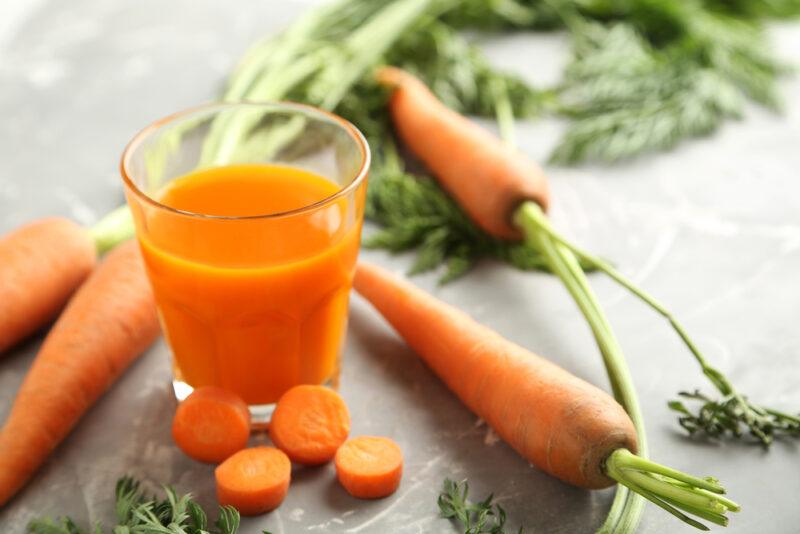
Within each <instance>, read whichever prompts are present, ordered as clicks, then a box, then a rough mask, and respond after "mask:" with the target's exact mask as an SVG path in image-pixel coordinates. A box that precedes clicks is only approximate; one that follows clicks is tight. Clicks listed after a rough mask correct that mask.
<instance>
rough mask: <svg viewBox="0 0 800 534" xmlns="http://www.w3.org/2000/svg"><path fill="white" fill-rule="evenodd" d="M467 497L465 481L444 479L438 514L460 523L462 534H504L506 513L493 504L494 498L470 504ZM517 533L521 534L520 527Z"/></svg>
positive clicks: (467, 485) (467, 490) (490, 496)
mask: <svg viewBox="0 0 800 534" xmlns="http://www.w3.org/2000/svg"><path fill="white" fill-rule="evenodd" d="M468 497H469V484H468V483H467V481H466V480H464V481H462V482H453V481H452V480H450V479H449V478H446V479H445V480H444V484H443V487H442V492H441V493H440V494H439V500H438V503H439V513H440V514H441V516H442V517H444V518H446V519H451V520H453V521H457V522H458V523H460V524H461V527H462V528H463V530H464V534H504V533H505V524H506V511H505V510H503V507H502V506H500V505H499V504H497V503H495V502H493V500H494V496H493V495H489V496H488V497H486V498H485V499H484V500H482V501H480V502H478V503H471V502H470V501H469V499H468ZM518 532H519V533H520V534H521V533H522V527H520V528H519V531H518Z"/></svg>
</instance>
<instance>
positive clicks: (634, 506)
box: [514, 202, 648, 533]
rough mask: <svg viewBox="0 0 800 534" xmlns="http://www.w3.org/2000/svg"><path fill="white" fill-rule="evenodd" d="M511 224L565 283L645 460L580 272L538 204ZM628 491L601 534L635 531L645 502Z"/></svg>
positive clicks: (617, 353)
mask: <svg viewBox="0 0 800 534" xmlns="http://www.w3.org/2000/svg"><path fill="white" fill-rule="evenodd" d="M514 221H515V223H516V224H517V225H518V226H519V227H520V228H521V229H522V231H523V234H524V235H525V239H526V240H527V241H528V242H529V243H530V244H531V245H533V246H535V247H537V248H538V249H539V250H541V252H542V254H543V255H544V256H545V258H546V259H547V261H548V264H549V265H550V269H551V270H552V271H553V273H555V274H556V276H558V277H559V278H560V279H561V281H562V282H563V283H564V286H565V287H566V289H567V291H569V293H570V295H572V298H573V299H574V300H575V303H576V304H577V305H578V308H579V309H580V310H581V313H583V316H584V317H585V318H586V320H587V322H588V323H589V327H590V328H591V330H592V333H593V334H594V338H595V341H596V342H597V345H598V347H599V348H600V353H601V355H602V356H603V362H604V363H605V366H606V371H607V373H608V377H609V381H610V382H611V388H612V390H613V392H614V397H615V398H616V399H617V401H618V402H619V403H620V404H621V405H622V407H623V408H624V409H625V411H626V412H628V415H629V416H630V418H631V421H633V425H634V427H635V428H636V434H637V438H638V441H639V454H640V455H641V456H642V457H643V458H646V457H647V454H648V453H647V436H646V434H645V427H644V418H643V417H642V412H641V408H640V407H639V400H638V398H637V396H636V389H635V387H634V385H633V379H632V378H631V374H630V371H629V370H628V366H627V363H626V362H625V356H624V355H623V354H622V349H621V348H620V346H619V343H618V342H617V339H616V337H615V336H614V332H613V331H612V329H611V325H610V324H609V322H608V320H607V319H606V317H605V314H604V313H603V310H602V308H601V307H600V304H599V303H598V301H597V297H596V296H595V294H594V291H592V288H591V286H590V285H589V282H588V280H587V279H586V275H585V273H584V272H583V269H582V268H581V266H580V264H579V263H578V261H577V259H576V258H575V255H574V254H573V253H572V252H571V251H570V250H569V248H567V247H566V246H564V245H563V244H561V243H558V242H557V241H555V240H554V239H553V238H552V237H551V236H550V235H549V234H548V233H547V232H544V231H542V230H541V228H542V226H543V225H547V226H549V224H550V223H549V222H548V220H547V216H546V215H545V214H544V212H543V211H542V209H541V208H540V207H539V205H538V204H536V203H534V202H525V203H523V204H522V205H521V206H520V207H519V208H518V209H517V212H516V213H515V216H514ZM612 478H613V477H612ZM615 480H616V479H615ZM630 489H632V488H630V486H628V485H621V486H620V487H619V488H618V489H617V494H616V496H615V498H614V502H613V503H612V505H611V510H609V513H608V516H607V517H606V521H605V522H604V523H603V526H602V527H601V528H600V532H615V533H632V532H634V531H635V530H636V527H637V526H638V525H639V521H640V520H641V516H642V512H643V509H644V499H643V498H642V497H641V496H640V495H638V494H637V492H636V491H629V490H630Z"/></svg>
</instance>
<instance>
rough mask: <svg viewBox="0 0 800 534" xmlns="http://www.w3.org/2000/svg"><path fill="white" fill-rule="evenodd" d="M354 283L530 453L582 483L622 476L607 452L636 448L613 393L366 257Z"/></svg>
mask: <svg viewBox="0 0 800 534" xmlns="http://www.w3.org/2000/svg"><path fill="white" fill-rule="evenodd" d="M353 286H354V287H355V289H356V291H358V292H359V293H360V294H361V295H362V296H363V297H365V298H366V299H367V300H368V301H369V302H370V303H371V304H372V305H373V306H375V308H376V309H377V310H378V311H379V312H380V313H381V315H383V316H384V317H385V318H386V320H387V321H389V323H390V324H391V325H392V326H393V327H394V328H395V330H397V332H398V333H399V334H400V335H401V336H402V337H403V339H405V340H406V342H407V343H408V344H409V345H410V346H411V348H412V349H414V350H415V351H416V352H417V353H418V354H419V355H420V356H421V357H422V359H424V360H425V363H427V364H428V366H429V367H430V368H431V369H432V370H433V371H434V372H435V373H436V374H437V375H438V376H439V377H440V378H441V379H442V380H443V381H444V382H445V384H447V386H448V387H449V388H450V390H451V391H453V392H454V393H455V394H456V395H457V396H458V397H459V398H460V399H461V401H462V402H463V403H464V404H466V405H467V407H468V408H470V409H471V410H472V411H473V412H475V413H476V414H477V415H479V416H480V417H482V418H483V419H485V420H486V421H487V422H488V423H489V424H490V425H491V426H492V428H494V430H495V431H496V432H497V434H498V435H499V436H500V437H502V438H503V440H505V441H506V442H507V443H508V444H509V445H511V446H512V447H513V448H514V449H515V450H516V451H517V452H519V453H520V454H521V455H522V456H523V457H524V458H526V459H527V460H528V461H530V462H532V463H533V464H534V465H536V466H537V467H539V468H540V469H542V470H544V471H547V472H548V473H550V474H551V475H554V476H556V477H558V478H560V479H561V480H564V481H566V482H569V483H571V484H574V485H576V486H580V487H584V488H604V487H607V486H610V485H612V484H614V481H613V480H612V479H610V478H609V477H608V476H606V474H605V472H604V468H603V463H604V461H605V460H606V459H607V458H608V457H609V456H610V455H611V453H612V452H614V451H615V450H617V449H628V450H630V451H631V452H636V448H637V445H636V432H635V431H634V428H633V423H631V420H630V418H629V417H628V415H627V414H626V413H625V411H624V410H623V409H622V407H621V406H620V405H619V404H617V402H616V401H615V400H614V399H613V398H612V397H611V396H610V395H608V394H607V393H605V392H604V391H602V390H600V389H599V388H597V387H595V386H593V385H591V384H589V383H588V382H585V381H583V380H581V379H580V378H578V377H576V376H574V375H572V374H570V373H568V372H567V371H565V370H564V369H562V368H561V367H559V366H557V365H555V364H554V363H552V362H550V361H548V360H545V359H544V358H541V357H540V356H537V355H536V354H533V353H531V352H529V351H527V350H525V349H524V348H522V347H520V346H519V345H516V344H514V343H512V342H510V341H508V340H506V339H504V338H503V337H501V336H500V335H499V334H497V333H496V332H494V331H493V330H491V329H489V328H487V327H485V326H483V325H481V324H479V323H477V322H475V321H474V320H472V319H471V318H470V317H469V316H467V315H466V314H465V313H463V312H461V311H460V310H458V309H456V308H454V307H452V306H449V305H447V304H445V303H443V302H441V301H439V300H437V299H435V298H434V297H432V296H430V295H428V294H427V293H425V292H424V291H422V290H420V289H418V288H416V287H414V286H413V285H411V284H410V283H408V282H405V281H403V280H400V279H398V278H395V277H393V276H391V275H390V274H389V273H388V272H386V271H385V270H383V269H380V268H379V267H376V266H374V265H370V264H367V263H363V262H361V263H359V264H358V268H357V270H356V276H355V280H354V282H353Z"/></svg>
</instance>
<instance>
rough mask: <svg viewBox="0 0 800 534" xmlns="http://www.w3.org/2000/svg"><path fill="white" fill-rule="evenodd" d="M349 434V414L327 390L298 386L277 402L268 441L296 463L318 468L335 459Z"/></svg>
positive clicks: (339, 400)
mask: <svg viewBox="0 0 800 534" xmlns="http://www.w3.org/2000/svg"><path fill="white" fill-rule="evenodd" d="M349 433H350V412H348V411H347V406H346V405H345V403H344V400H342V397H340V396H339V394H338V393H336V392H335V391H333V390H332V389H330V388H327V387H325V386H308V385H303V386H295V387H293V388H292V389H290V390H289V391H287V392H286V393H284V394H283V396H282V397H281V398H280V399H279V400H278V405H277V406H276V408H275V411H274V412H273V414H272V420H271V421H270V423H269V437H270V438H271V439H272V442H273V443H274V444H275V446H276V447H278V448H279V449H280V450H282V451H283V452H285V453H286V454H288V455H289V458H291V459H292V461H293V462H297V463H299V464H305V465H319V464H323V463H325V462H328V461H330V460H332V459H333V457H334V455H335V454H336V450H337V449H338V448H339V447H340V446H341V444H342V443H344V440H346V439H347V435H348V434H349Z"/></svg>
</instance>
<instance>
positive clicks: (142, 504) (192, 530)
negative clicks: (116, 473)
mask: <svg viewBox="0 0 800 534" xmlns="http://www.w3.org/2000/svg"><path fill="white" fill-rule="evenodd" d="M164 493H165V497H164V498H162V499H158V498H156V497H155V496H152V497H150V496H147V495H146V494H145V493H144V491H143V490H142V489H141V488H140V483H139V481H138V480H136V479H134V478H131V477H127V476H126V477H123V478H121V479H119V481H117V485H116V490H115V495H116V503H115V512H116V516H117V517H116V521H117V524H116V525H115V526H114V527H112V529H111V531H110V532H113V534H136V533H145V532H146V533H152V534H236V533H237V532H238V531H239V512H237V511H236V509H234V508H232V507H230V506H220V508H219V517H218V519H217V520H216V521H215V522H214V524H213V525H209V523H208V516H207V514H206V512H205V511H204V510H203V508H202V507H201V506H200V504H198V503H197V501H195V500H194V499H193V498H192V494H191V493H186V494H184V495H178V493H176V492H175V490H174V489H173V488H172V487H170V486H164ZM28 532H29V533H30V534H103V532H104V530H103V527H102V525H101V524H100V523H96V524H95V525H94V526H93V527H92V528H91V529H82V528H80V527H79V526H78V525H77V523H75V521H74V520H73V519H71V518H69V517H62V518H59V519H58V520H53V519H51V518H48V517H43V518H39V519H34V520H33V521H31V522H30V523H29V524H28Z"/></svg>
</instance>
